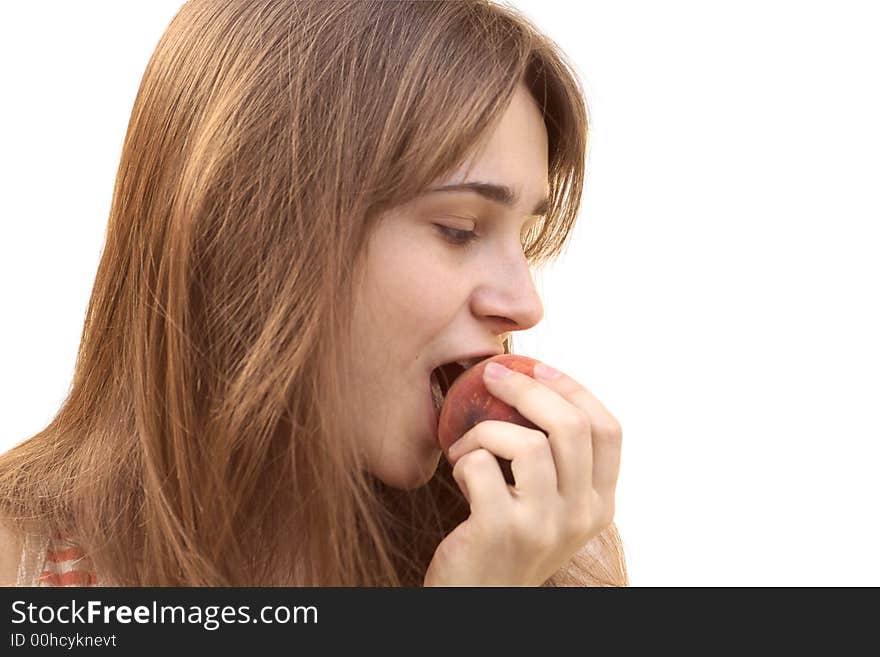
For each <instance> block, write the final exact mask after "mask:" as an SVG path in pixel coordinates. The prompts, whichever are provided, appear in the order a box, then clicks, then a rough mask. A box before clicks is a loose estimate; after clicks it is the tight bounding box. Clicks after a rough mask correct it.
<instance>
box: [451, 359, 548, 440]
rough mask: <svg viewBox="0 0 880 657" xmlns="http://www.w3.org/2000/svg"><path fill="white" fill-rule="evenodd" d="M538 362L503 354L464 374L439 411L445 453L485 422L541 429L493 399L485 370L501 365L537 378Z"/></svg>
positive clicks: (506, 405)
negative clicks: (484, 380)
mask: <svg viewBox="0 0 880 657" xmlns="http://www.w3.org/2000/svg"><path fill="white" fill-rule="evenodd" d="M538 362H539V361H537V360H535V359H534V358H528V357H527V356H520V355H519V354H501V355H499V356H493V357H492V358H488V359H486V360H484V361H482V362H480V363H478V364H476V365H474V366H473V367H471V368H470V369H468V370H466V371H464V372H463V373H462V374H461V375H460V376H459V377H458V378H457V379H456V380H455V381H454V382H453V384H452V386H451V387H450V388H449V392H447V393H446V398H445V399H444V400H443V408H441V409H440V422H439V425H438V430H437V436H438V440H439V442H440V446H441V447H442V448H443V453H444V454H446V453H447V452H448V451H449V447H450V446H451V445H452V443H454V442H455V441H456V440H458V439H459V438H461V437H462V436H463V435H464V434H465V433H467V431H468V430H470V429H471V427H473V426H474V425H475V424H477V423H478V422H482V421H483V420H502V421H504V422H512V423H514V424H519V425H521V426H524V427H529V428H530V429H540V427H538V426H536V425H535V424H534V423H532V422H530V421H529V420H527V419H526V418H524V417H523V416H522V415H521V414H520V413H519V411H517V410H516V409H515V408H513V407H512V406H510V405H509V404H506V403H504V402H503V401H501V400H500V399H498V398H497V397H493V396H492V395H491V394H490V393H489V391H488V390H487V389H486V385H485V384H484V383H483V370H484V369H486V364H487V363H499V364H501V365H504V366H505V367H506V368H508V369H511V370H514V371H517V372H522V373H523V374H526V375H528V376H531V377H534V375H535V374H534V367H535V364H536V363H538Z"/></svg>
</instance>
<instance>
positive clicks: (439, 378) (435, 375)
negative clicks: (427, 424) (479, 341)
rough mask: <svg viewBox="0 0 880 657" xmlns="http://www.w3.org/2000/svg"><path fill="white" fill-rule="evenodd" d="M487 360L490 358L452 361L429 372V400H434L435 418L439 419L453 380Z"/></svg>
mask: <svg viewBox="0 0 880 657" xmlns="http://www.w3.org/2000/svg"><path fill="white" fill-rule="evenodd" d="M487 358H490V356H483V357H479V358H474V359H471V360H469V361H452V362H450V363H445V364H443V365H440V366H439V367H435V368H434V370H433V371H432V372H431V398H432V399H433V400H434V409H435V410H436V411H437V417H440V409H441V408H442V407H443V402H444V401H445V400H446V394H447V393H448V392H449V389H450V388H451V387H452V384H453V383H455V380H456V379H457V378H458V377H460V376H461V375H462V374H463V373H464V372H465V371H466V370H468V369H470V368H471V367H473V366H474V365H477V364H478V363H481V362H482V361H484V360H486V359H487Z"/></svg>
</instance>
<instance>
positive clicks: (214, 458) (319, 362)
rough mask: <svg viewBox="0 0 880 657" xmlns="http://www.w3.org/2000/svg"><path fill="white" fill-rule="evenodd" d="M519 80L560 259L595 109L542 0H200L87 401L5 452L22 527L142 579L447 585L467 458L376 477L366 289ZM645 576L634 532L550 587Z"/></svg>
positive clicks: (141, 107)
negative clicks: (348, 380)
mask: <svg viewBox="0 0 880 657" xmlns="http://www.w3.org/2000/svg"><path fill="white" fill-rule="evenodd" d="M520 81H523V82H525V84H526V85H527V86H528V88H529V89H530V91H531V93H532V94H533V95H534V97H535V99H536V101H537V103H538V105H539V106H540V107H541V109H542V111H543V114H544V119H545V123H546V127H547V131H548V138H549V182H550V192H551V193H550V196H551V207H550V212H549V213H548V215H547V218H546V220H545V221H543V222H539V224H538V225H537V226H535V227H534V228H533V229H532V231H531V232H530V233H529V234H528V235H527V236H526V238H527V243H526V247H525V254H526V256H527V258H528V259H529V262H530V263H532V264H534V265H535V266H542V265H543V264H545V263H547V262H550V261H552V260H553V259H554V258H556V257H557V255H558V254H559V253H560V251H561V250H562V248H563V246H564V245H565V243H566V240H567V237H568V235H569V232H570V230H571V228H572V226H573V224H574V221H575V218H576V215H577V212H578V209H579V205H580V201H581V193H582V187H583V179H584V168H585V156H586V146H587V106H586V103H585V100H584V97H583V93H582V90H581V86H580V84H579V82H578V79H577V76H576V75H575V74H574V71H573V68H572V67H571V65H570V64H569V63H568V62H567V61H566V58H565V56H564V55H563V53H562V52H561V51H560V50H559V48H558V47H557V46H556V45H555V44H554V43H553V42H552V41H551V40H550V39H548V38H547V37H546V36H543V35H542V34H540V33H539V31H538V30H537V29H536V28H535V26H534V25H533V24H532V23H530V22H529V21H528V20H527V19H526V18H525V17H524V16H523V15H521V14H520V13H518V12H517V11H516V10H515V9H513V8H511V7H509V6H506V5H499V4H496V3H494V2H490V1H488V0H467V1H464V2H333V1H326V2H325V1H321V2H317V1H315V2H295V1H293V0H273V1H265V2H253V1H251V0H225V1H223V2H218V1H216V0H210V1H209V0H190V1H189V2H187V3H186V4H185V5H184V6H183V7H182V8H181V9H180V10H179V12H178V13H177V15H176V16H175V17H174V19H173V20H172V21H171V23H170V24H169V26H168V28H167V30H166V31H165V33H164V34H163V35H162V37H161V39H160V41H159V43H158V45H157V47H156V50H155V52H154V53H153V55H152V57H151V58H150V61H149V63H148V65H147V68H146V71H145V73H144V75H143V79H142V81H141V85H140V89H139V91H138V94H137V97H136V100H135V103H134V107H133V109H132V113H131V118H130V121H129V125H128V130H127V133H126V137H125V142H124V146H123V150H122V155H121V159H120V163H119V169H118V173H117V177H116V184H115V188H114V192H113V199H112V205H111V210H110V216H109V221H108V226H107V233H106V240H105V246H104V249H103V253H102V257H101V261H100V265H99V268H98V272H97V276H96V279H95V284H94V288H93V291H92V295H91V298H90V300H89V305H88V311H87V315H86V319H85V324H84V328H83V332H82V338H81V343H80V347H79V351H78V354H77V360H76V368H75V373H74V378H73V382H72V385H71V388H70V391H69V394H68V396H67V398H66V399H65V401H64V403H63V405H62V407H61V409H60V410H59V411H58V413H57V415H56V416H55V418H54V419H53V420H52V422H51V423H50V424H49V425H48V426H47V427H46V428H45V429H43V430H42V431H40V432H39V433H37V434H36V435H35V436H33V437H31V438H30V439H29V440H27V441H25V442H24V443H22V444H20V445H18V446H17V447H15V448H13V449H11V450H9V451H8V452H7V453H5V454H4V455H2V457H0V500H2V502H0V504H2V513H3V515H4V517H5V518H7V521H8V522H10V523H12V524H13V525H14V526H15V527H17V528H18V529H19V530H20V531H22V532H31V533H39V534H48V533H50V532H51V533H54V532H56V531H64V532H67V533H69V534H72V535H74V536H75V537H76V538H77V540H78V542H79V544H80V545H81V546H82V548H83V550H84V551H85V552H86V553H87V554H88V555H89V556H90V557H91V559H92V562H93V563H94V565H95V568H96V570H97V571H98V573H99V574H100V575H101V577H102V579H103V580H104V581H108V582H113V583H115V584H119V585H125V586H169V585H171V586H253V585H266V586H272V585H302V586H313V585H335V586H347V585H377V586H383V585H406V586H417V585H420V584H421V583H422V578H423V577H424V573H425V570H426V568H427V565H428V563H429V561H430V559H431V556H432V554H433V550H434V548H435V547H436V546H437V544H438V543H439V542H440V540H441V539H442V538H443V536H445V535H446V534H447V533H448V532H449V531H451V530H452V529H453V528H454V527H455V526H457V525H458V524H459V523H460V522H462V521H463V520H464V519H466V518H467V515H468V507H467V503H466V502H465V500H464V497H463V496H462V495H461V493H460V492H459V490H458V488H457V486H456V485H455V482H454V480H453V478H452V476H451V471H450V468H449V466H448V464H447V463H446V461H445V459H441V464H440V467H439V468H438V471H437V472H436V474H435V476H434V478H433V479H432V480H431V481H430V482H429V483H428V484H426V485H425V486H423V487H421V488H419V489H416V490H412V491H399V490H393V489H391V488H390V487H387V486H385V485H383V484H382V483H381V482H379V481H377V480H376V479H375V478H374V477H372V476H370V475H369V474H368V473H367V472H365V470H364V468H363V462H362V460H361V457H360V456H359V455H358V450H357V449H356V446H357V445H356V444H357V430H356V429H357V428H356V418H350V417H348V416H347V414H346V413H345V408H346V404H347V400H348V399H349V395H350V392H351V391H347V390H346V386H345V380H344V378H343V376H342V374H341V373H343V372H344V371H345V366H346V362H347V359H349V358H351V355H352V352H351V348H350V345H351V344H352V342H351V333H350V330H349V327H350V321H349V320H350V310H351V308H352V289H353V282H354V277H355V276H356V273H357V271H358V264H359V263H360V257H361V254H362V253H363V246H364V245H365V241H366V240H367V239H368V237H369V235H370V234H371V231H372V229H373V228H374V227H375V225H376V222H377V221H378V220H380V218H381V216H382V215H383V213H384V212H385V211H387V210H388V209H390V208H393V207H395V206H397V205H398V204H401V203H404V202H406V201H408V200H410V199H412V198H413V197H414V196H416V195H417V194H418V193H419V192H420V191H422V190H424V189H425V188H426V187H427V186H429V185H430V184H431V183H432V182H433V181H435V180H437V179H439V178H441V177H442V176H444V175H447V174H448V173H450V172H451V171H452V170H454V168H455V167H456V166H457V165H458V164H459V163H460V162H462V161H463V158H464V157H465V156H466V155H467V154H468V153H469V152H470V151H471V149H473V148H474V147H475V146H476V145H478V144H480V143H481V139H483V138H484V137H485V136H486V135H487V134H488V133H489V132H490V130H489V128H490V127H491V126H492V125H493V123H494V122H495V121H497V120H498V119H499V118H500V116H501V115H502V113H503V112H504V110H505V109H506V106H507V104H508V103H509V101H510V99H511V97H512V95H513V92H514V89H515V87H516V85H517V84H518V83H519V82H520ZM511 348H512V347H511V342H510V340H509V339H508V340H507V341H506V343H505V351H506V352H508V353H510V351H511ZM626 583H627V581H626V571H625V566H624V558H623V550H622V546H621V543H620V539H619V537H618V535H617V532H616V528H615V527H614V525H613V524H612V525H611V526H610V527H609V528H608V529H607V530H606V531H604V532H603V533H602V534H600V535H599V536H598V537H597V538H596V539H594V541H592V542H591V543H590V544H589V545H588V549H585V550H584V552H582V553H581V554H579V555H578V556H577V558H575V559H574V560H573V561H572V563H571V564H569V566H567V567H566V568H564V569H563V570H561V571H560V572H559V573H558V574H557V575H555V576H554V577H553V578H551V580H549V581H548V582H547V584H548V585H565V584H576V585H577V584H580V585H587V584H590V585H592V584H600V585H602V584H606V585H625V584H626Z"/></svg>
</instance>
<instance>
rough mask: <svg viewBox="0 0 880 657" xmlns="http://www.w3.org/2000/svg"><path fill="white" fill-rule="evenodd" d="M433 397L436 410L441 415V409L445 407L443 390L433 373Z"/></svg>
mask: <svg viewBox="0 0 880 657" xmlns="http://www.w3.org/2000/svg"><path fill="white" fill-rule="evenodd" d="M431 397H432V398H433V399H434V408H435V409H437V414H438V415H439V414H440V408H441V407H442V406H443V390H442V389H441V388H440V382H439V381H438V380H437V375H436V374H435V373H434V372H432V373H431Z"/></svg>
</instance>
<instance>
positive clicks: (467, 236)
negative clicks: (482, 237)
mask: <svg viewBox="0 0 880 657" xmlns="http://www.w3.org/2000/svg"><path fill="white" fill-rule="evenodd" d="M434 225H435V226H437V230H439V231H440V233H441V234H442V235H443V237H444V238H446V241H447V242H449V243H450V244H455V245H456V246H468V245H469V244H470V243H471V242H473V241H474V240H475V239H477V234H476V233H475V232H474V231H472V230H461V229H460V228H450V227H449V226H443V225H442V224H434Z"/></svg>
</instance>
